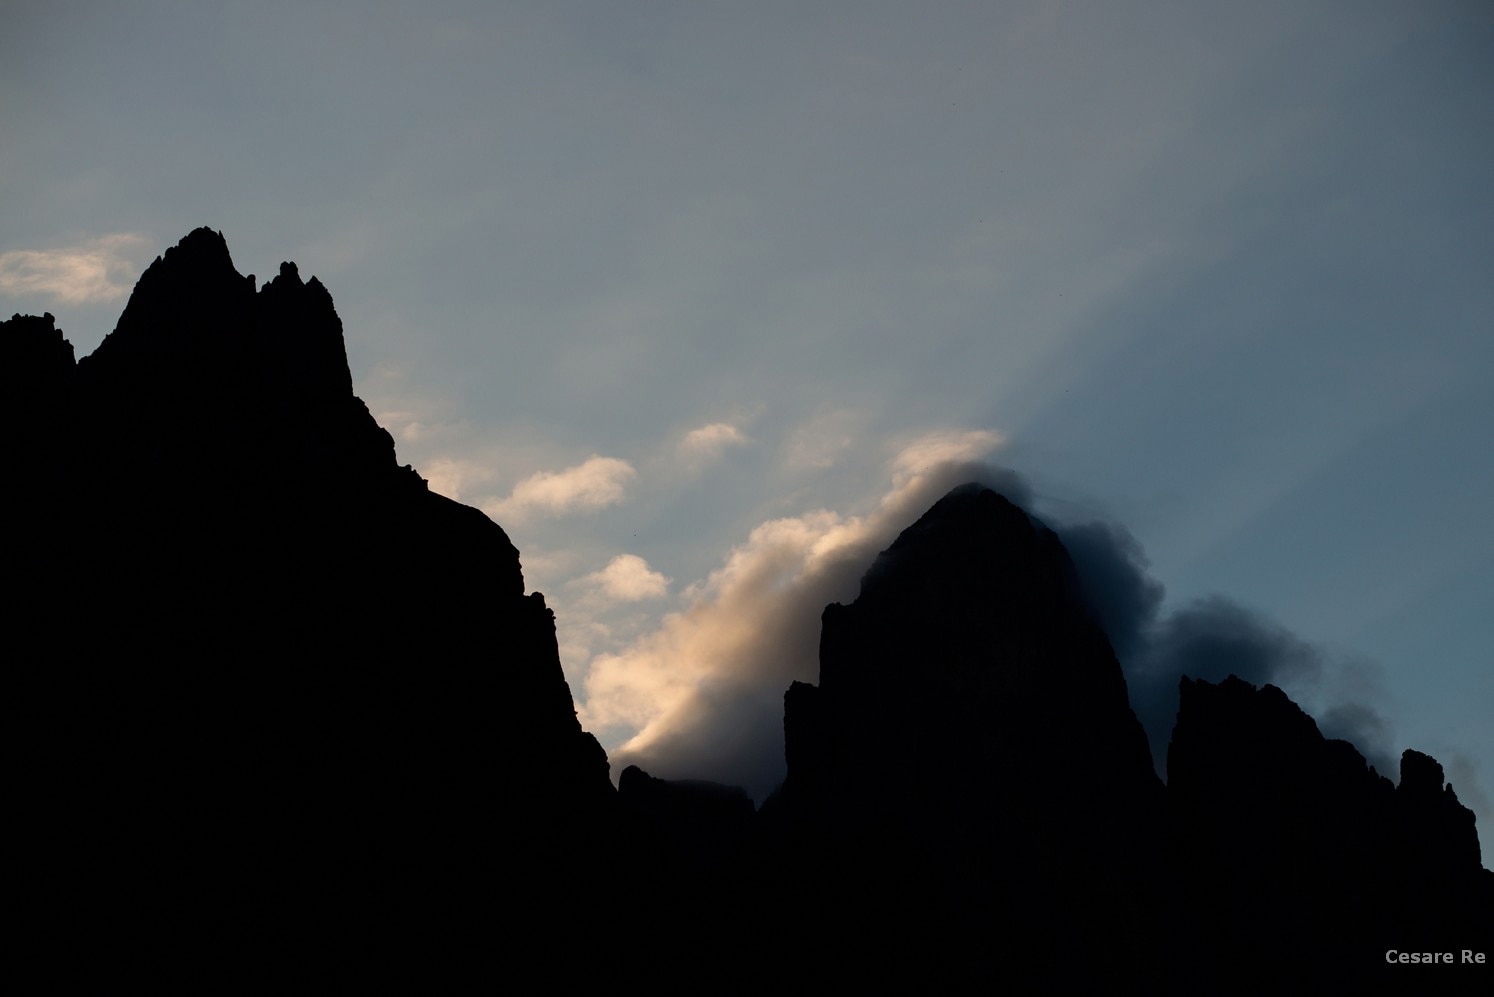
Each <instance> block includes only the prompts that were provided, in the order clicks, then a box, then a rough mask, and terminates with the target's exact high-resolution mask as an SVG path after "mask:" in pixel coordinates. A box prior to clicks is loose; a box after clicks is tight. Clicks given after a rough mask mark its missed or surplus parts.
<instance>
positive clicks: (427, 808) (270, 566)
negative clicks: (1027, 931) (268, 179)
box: [0, 229, 614, 947]
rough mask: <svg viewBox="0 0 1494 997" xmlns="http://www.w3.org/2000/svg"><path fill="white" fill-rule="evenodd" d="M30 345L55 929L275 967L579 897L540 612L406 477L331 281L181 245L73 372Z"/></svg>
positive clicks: (44, 847) (27, 762)
mask: <svg viewBox="0 0 1494 997" xmlns="http://www.w3.org/2000/svg"><path fill="white" fill-rule="evenodd" d="M52 324H53V323H52V319H51V316H47V317H46V318H45V319H41V320H38V319H27V318H22V317H17V318H16V319H13V320H11V321H10V322H7V323H4V328H0V343H3V344H5V345H4V347H3V349H4V350H5V352H6V354H7V361H8V362H7V365H6V378H7V381H8V386H9V387H11V389H12V390H11V391H10V392H9V393H8V394H7V407H8V409H9V410H10V412H11V414H12V418H11V419H10V420H9V423H8V425H9V426H10V427H12V428H13V429H15V430H17V432H16V433H15V436H17V437H18V438H19V440H18V442H15V443H13V444H12V445H13V446H14V447H15V451H14V452H15V453H18V454H20V455H21V456H22V457H24V459H25V461H26V463H25V464H24V465H23V466H22V467H17V466H16V464H15V462H14V461H12V462H11V467H10V474H11V480H10V481H9V482H8V484H10V486H11V488H10V490H11V492H12V493H13V494H15V495H17V496H18V502H17V509H18V511H17V512H16V513H14V514H13V515H14V516H15V517H16V518H15V519H13V521H12V523H11V529H10V530H9V531H8V532H9V534H10V536H11V537H12V538H13V541H12V542H11V543H10V545H9V547H10V549H9V550H8V554H9V555H10V556H9V557H8V559H7V568H8V572H9V575H10V577H11V579H12V582H13V585H12V594H11V595H10V596H9V603H10V604H9V606H8V607H7V609H8V613H7V616H8V618H9V619H11V620H12V621H14V622H13V624H12V626H11V627H10V628H9V629H10V638H11V646H12V653H11V655H10V656H9V657H10V658H11V660H12V662H13V663H14V664H15V673H16V674H17V675H18V689H17V693H16V697H15V699H14V700H13V703H14V704H16V705H17V706H18V708H19V709H18V712H19V714H20V716H19V719H18V723H17V725H16V726H15V727H14V728H13V735H14V736H15V738H16V741H17V742H18V743H19V744H20V745H21V757H20V759H19V766H18V769H19V772H20V773H21V775H20V784H19V786H18V791H17V793H16V795H14V796H13V797H12V800H11V805H12V807H13V808H14V810H13V813H15V814H17V815H18V817H17V818H16V820H15V821H14V822H13V824H14V826H16V828H17V829H18V830H19V832H20V834H21V838H22V840H23V841H24V842H25V843H26V848H27V849H28V852H27V854H30V855H32V856H34V858H35V861H34V862H32V863H30V864H29V865H28V868H27V875H28V876H32V877H34V879H35V882H33V884H32V886H33V887H34V888H35V896H36V898H37V902H38V903H39V904H41V905H43V906H44V907H45V908H46V909H47V910H48V912H49V913H48V914H46V915H45V916H46V917H49V918H51V919H53V922H54V923H55V924H56V925H57V927H58V929H59V930H60V931H67V930H73V929H75V928H76V927H77V926H78V925H79V924H80V923H81V922H82V921H83V920H87V921H90V922H94V923H95V924H96V926H98V925H102V926H104V927H103V930H105V931H110V930H116V929H117V930H119V931H127V930H130V926H131V925H132V924H135V925H145V924H149V925H151V927H150V928H148V929H147V928H144V927H141V929H140V930H141V931H142V932H145V933H148V934H151V935H153V936H154V937H155V938H156V939H159V938H162V937H166V938H170V937H172V936H173V934H174V933H188V932H189V933H190V935H191V937H193V938H194V939H195V942H194V944H197V945H199V946H207V947H211V946H212V945H213V944H215V942H216V941H223V942H224V943H225V944H227V943H228V940H229V939H230V938H231V937H232V936H235V935H238V936H240V937H239V939H238V941H242V936H243V935H245V934H246V933H247V934H248V935H249V936H251V937H253V936H255V935H259V934H263V935H269V936H275V937H281V936H283V940H286V943H287V944H293V943H294V940H295V939H296V938H298V937H300V938H302V940H304V938H305V937H321V938H324V937H326V934H327V933H328V932H329V931H332V930H335V929H336V927H337V926H339V925H343V924H350V923H352V922H355V921H359V920H360V919H364V918H370V919H379V918H384V919H386V920H387V919H388V918H389V917H390V916H392V912H396V911H399V912H402V913H400V914H399V915H398V916H399V917H400V918H405V917H407V916H408V914H409V911H410V910H412V909H422V910H428V911H432V912H434V911H445V912H448V913H449V914H451V916H458V914H459V913H472V912H474V911H481V910H482V909H484V907H485V906H487V905H489V904H490V898H491V894H492V892H493V890H494V889H495V888H496V886H495V884H496V883H497V882H499V881H500V880H501V881H502V882H503V884H504V889H505V891H506V892H507V894H508V895H509V896H511V897H515V898H519V897H525V896H528V897H531V898H542V897H544V896H548V895H551V894H552V893H554V892H555V891H557V890H558V891H559V892H560V893H564V892H565V891H566V890H567V889H568V888H570V887H574V885H575V883H574V882H573V881H572V880H575V879H579V878H580V877H581V876H582V875H583V873H581V872H576V871H574V869H575V866H576V864H577V863H576V859H575V856H576V854H577V852H578V851H579V850H580V846H581V844H582V842H583V841H585V840H586V838H587V836H588V835H590V834H592V833H594V832H595V831H596V825H597V822H598V821H599V820H601V819H602V818H603V816H604V815H605V814H607V813H609V812H610V808H611V807H612V806H613V803H614V801H613V796H614V793H613V790H612V787H611V785H610V783H609V782H608V778H607V760H606V756H605V754H604V753H603V751H602V749H601V748H600V746H599V745H598V744H597V742H596V741H595V739H594V738H592V737H591V736H590V735H588V734H586V733H584V732H583V731H582V730H581V728H580V725H579V724H578V722H577V719H576V716H575V710H574V707H573V704H572V701H571V695H570V690H569V688H568V687H567V685H566V682H565V678H564V675H563V674H562V672H561V667H560V661H559V657H558V653H557V649H556V641H555V627H554V619H553V616H552V614H551V612H550V610H549V609H548V608H547V607H546V606H545V603H544V600H543V598H542V597H541V596H540V595H539V594H538V593H535V594H530V595H526V594H525V591H524V580H523V575H522V571H521V567H520V563H519V555H518V551H517V550H516V549H515V548H514V546H513V544H512V543H510V542H509V539H508V537H507V536H506V535H505V534H504V532H503V530H502V529H501V528H500V527H498V526H497V525H496V524H494V523H493V522H492V521H491V520H489V519H488V518H487V517H486V516H484V515H483V514H482V513H480V512H478V511H477V510H475V509H471V508H468V507H466V506H462V505H460V504H458V503H456V502H453V501H451V500H449V499H446V498H443V497H441V496H439V495H436V494H434V493H432V492H430V491H428V490H427V488H426V485H425V482H424V481H423V480H422V479H421V478H420V477H419V475H418V474H416V472H415V471H414V470H412V469H411V468H409V467H408V466H406V467H401V466H400V465H398V464H397V463H396V460H395V452H394V443H393V440H392V438H391V437H390V436H389V434H388V433H387V432H385V431H384V430H383V429H381V428H380V427H379V426H378V425H377V423H376V422H375V421H374V419H373V417H372V416H371V415H370V414H369V412H368V409H367V407H366V406H365V405H364V404H363V402H362V401H361V400H359V399H358V398H357V397H356V396H355V395H354V394H353V390H352V382H351V378H350V375H349V370H348V363H347V358H346V354H345V351H344V345H343V336H342V326H341V323H340V321H339V320H338V317H337V313H336V311H335V310H334V308H333V305H332V299H331V297H330V295H329V294H328V293H327V291H326V289H325V288H324V287H323V286H322V285H321V283H320V282H318V281H317V280H316V279H315V278H313V279H311V280H310V281H304V282H303V281H302V279H301V278H300V276H299V274H298V272H297V270H296V267H295V266H294V265H293V264H289V263H287V264H283V265H282V266H281V268H280V273H279V275H278V276H277V277H276V278H275V279H274V280H272V281H270V282H269V283H268V284H266V285H265V286H264V287H263V288H261V289H259V290H256V289H255V286H254V279H253V277H245V276H242V275H240V274H239V273H238V272H237V271H236V270H235V269H234V267H233V263H232V261H231V259H230V257H229V255H228V249H227V246H226V244H225V242H224V240H223V237H222V236H221V235H219V234H218V233H216V232H213V231H211V230H208V229H198V230H196V231H194V232H192V233H191V234H190V235H188V236H187V237H186V238H185V239H183V240H182V241H181V243H180V244H178V245H177V246H176V247H174V248H172V249H170V250H168V251H167V252H166V253H165V255H164V256H162V257H160V258H158V259H157V260H156V261H155V263H153V264H152V265H151V266H150V268H149V269H147V270H146V272H145V273H144V275H143V276H142V277H141V278H140V281H139V283H138V285H137V287H136V289H135V291H134V293H133V295H132V296H131V298H130V301H129V304H128V305H127V307H126V308H125V311H124V314H123V316H122V317H121V319H120V321H119V324H118V326H117V327H116V328H115V330H114V331H113V332H112V333H111V334H110V335H109V336H108V337H107V338H106V339H105V340H104V342H103V343H102V344H101V345H100V346H99V348H98V350H97V351H96V352H95V353H94V354H92V355H91V356H88V357H85V358H83V360H82V361H80V362H79V363H78V364H76V365H74V364H73V363H72V359H71V347H70V346H69V345H68V344H67V343H66V341H65V340H62V338H61V334H60V333H57V332H56V331H55V330H54V329H53V328H52ZM17 385H21V386H24V390H19V389H17V388H16V386H17ZM22 473H24V478H22V477H21V474H22ZM469 891H470V895H468V894H469ZM479 894H481V895H482V897H481V900H480V902H479V900H478V899H477V897H478V895H479ZM433 897H439V902H432V898H433ZM290 898H294V900H293V901H292V900H291V899H290ZM267 911H273V912H274V913H273V915H271V916H267V915H266V912H267ZM421 916H422V917H424V916H426V915H421ZM432 916H434V915H432ZM163 924H165V925H169V927H162V925H163ZM349 930H350V931H352V930H354V929H352V928H349ZM182 937H186V935H185V934H184V935H182ZM234 944H237V942H234Z"/></svg>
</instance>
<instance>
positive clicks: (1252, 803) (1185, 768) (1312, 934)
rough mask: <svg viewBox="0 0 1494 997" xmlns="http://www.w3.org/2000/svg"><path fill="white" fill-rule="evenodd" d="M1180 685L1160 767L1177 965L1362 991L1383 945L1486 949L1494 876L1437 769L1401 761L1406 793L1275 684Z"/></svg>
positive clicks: (1418, 758)
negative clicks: (1179, 915)
mask: <svg viewBox="0 0 1494 997" xmlns="http://www.w3.org/2000/svg"><path fill="white" fill-rule="evenodd" d="M1180 691H1181V696H1180V705H1179V710H1178V721H1177V726H1176V727H1175V728H1174V731H1173V738H1172V744H1171V747H1170V749H1169V751H1168V761H1167V769H1168V796H1169V799H1170V802H1171V806H1172V811H1173V816H1174V828H1173V834H1174V841H1175V843H1176V850H1177V854H1178V856H1179V863H1178V882H1179V886H1180V894H1181V896H1182V897H1183V898H1184V903H1183V910H1184V911H1185V912H1186V917H1185V918H1184V920H1183V921H1182V922H1181V923H1180V924H1179V926H1178V928H1179V930H1178V938H1179V939H1180V941H1181V942H1182V944H1179V945H1178V948H1177V952H1178V954H1179V958H1181V959H1185V960H1186V959H1192V960H1195V961H1196V962H1197V963H1198V964H1199V965H1200V966H1203V967H1206V972H1207V973H1208V974H1209V975H1210V976H1212V975H1213V974H1214V973H1217V972H1218V968H1219V967H1223V966H1232V967H1236V969H1235V970H1234V973H1235V979H1236V982H1237V983H1239V984H1240V985H1242V986H1243V985H1248V984H1250V983H1251V982H1252V981H1254V982H1255V983H1257V984H1259V985H1262V986H1264V985H1267V984H1268V983H1271V982H1272V981H1277V980H1281V979H1285V978H1290V979H1292V980H1293V981H1294V985H1296V986H1300V987H1301V988H1302V989H1303V990H1309V991H1311V990H1320V989H1322V988H1330V987H1331V988H1335V989H1349V990H1355V989H1358V988H1360V987H1373V986H1376V985H1378V984H1381V983H1384V982H1385V981H1386V976H1385V973H1386V966H1385V964H1384V953H1385V951H1386V950H1387V949H1398V950H1401V951H1439V952H1440V951H1448V950H1450V949H1461V948H1468V947H1471V948H1474V949H1476V950H1483V949H1485V948H1486V947H1487V945H1488V939H1489V938H1490V937H1494V934H1491V932H1494V921H1491V915H1494V889H1491V882H1490V881H1491V879H1494V877H1491V876H1490V875H1489V873H1487V872H1486V871H1485V870H1484V869H1483V868H1482V867H1481V864H1480V861H1479V849H1478V839H1477V836H1476V834H1475V832H1474V820H1473V813H1472V811H1469V810H1467V809H1466V808H1464V807H1463V806H1462V805H1461V804H1459V803H1458V801H1457V796H1456V795H1455V794H1454V793H1453V791H1452V787H1451V786H1446V787H1445V788H1444V785H1443V779H1442V767H1441V766H1440V765H1438V764H1437V762H1436V761H1434V760H1433V759H1431V758H1429V757H1428V756H1426V755H1423V754H1421V753H1420V752H1416V751H1407V752H1406V753H1405V754H1404V755H1403V756H1402V759H1401V782H1400V786H1399V788H1397V787H1395V786H1393V785H1392V784H1391V781H1390V780H1389V779H1387V778H1385V777H1384V776H1382V775H1380V774H1379V773H1377V772H1376V771H1375V770H1374V768H1373V767H1371V766H1369V765H1367V764H1366V763H1365V760H1364V758H1363V757H1362V756H1361V755H1360V754H1359V752H1358V751H1357V750H1355V748H1354V746H1353V745H1351V744H1349V743H1348V742H1347V741H1339V740H1329V739H1326V738H1324V737H1323V735H1322V734H1321V733H1320V732H1319V731H1318V727H1317V724H1316V723H1314V722H1313V720H1312V718H1311V717H1309V716H1308V715H1307V714H1306V713H1304V712H1303V711H1302V710H1301V709H1300V708H1299V707H1298V706H1297V705H1296V704H1295V703H1293V702H1292V701H1291V700H1290V699H1288V698H1287V697H1286V695H1285V694H1284V693H1283V692H1282V691H1281V690H1280V689H1278V688H1276V687H1275V686H1270V685H1268V686H1265V687H1264V688H1261V689H1256V688H1254V687H1253V686H1251V685H1249V684H1248V683H1246V682H1242V681H1241V680H1240V679H1238V678H1234V677H1230V678H1229V679H1227V680H1225V681H1224V682H1221V683H1219V684H1218V685H1214V684H1211V683H1209V682H1204V681H1192V680H1189V679H1186V678H1185V679H1184V680H1183V681H1182V684H1181V690H1180ZM1458 972H1459V971H1457V970H1454V971H1453V974H1456V973H1458ZM1448 976H1449V974H1447V973H1444V974H1443V976H1442V977H1441V979H1443V980H1444V981H1445V980H1446V979H1447V978H1448ZM1407 982H1410V981H1407Z"/></svg>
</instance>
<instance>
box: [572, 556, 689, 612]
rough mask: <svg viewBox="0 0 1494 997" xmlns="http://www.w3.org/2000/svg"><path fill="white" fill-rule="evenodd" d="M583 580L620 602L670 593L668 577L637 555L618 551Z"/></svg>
mask: <svg viewBox="0 0 1494 997" xmlns="http://www.w3.org/2000/svg"><path fill="white" fill-rule="evenodd" d="M583 581H585V582H588V583H590V584H592V585H595V586H597V587H598V588H600V589H601V590H602V591H603V592H604V593H606V594H607V595H608V596H610V597H611V598H613V599H616V600H618V601H620V602H638V601H640V600H643V599H657V598H660V597H662V596H664V595H666V594H667V593H668V592H669V579H668V578H666V577H664V575H662V574H660V573H659V572H657V571H654V570H653V569H651V568H650V567H649V566H648V562H647V561H645V560H644V559H643V558H641V557H639V556H638V555H637V554H619V555H617V556H616V557H614V558H613V559H612V560H611V561H608V562H607V566H606V567H605V568H603V569H602V570H601V571H595V572H592V573H591V574H589V575H587V576H586V577H585V578H584V579H583Z"/></svg>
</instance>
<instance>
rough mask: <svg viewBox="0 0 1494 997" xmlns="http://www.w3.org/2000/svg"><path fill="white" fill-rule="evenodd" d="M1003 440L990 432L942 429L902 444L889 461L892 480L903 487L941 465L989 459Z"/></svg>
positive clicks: (998, 435) (987, 430) (995, 433)
mask: <svg viewBox="0 0 1494 997" xmlns="http://www.w3.org/2000/svg"><path fill="white" fill-rule="evenodd" d="M1005 442H1006V438H1005V437H1004V436H1002V435H1001V434H1000V433H997V432H994V431H992V430H989V429H967V430H942V431H940V432H935V433H929V434H927V435H925V436H921V437H919V438H918V439H916V440H914V441H913V442H911V443H909V444H907V445H905V446H904V447H903V448H902V449H901V450H900V451H899V452H898V455H897V456H896V457H895V458H893V461H892V481H893V484H894V485H899V486H901V485H903V484H906V483H908V482H911V481H913V480H915V479H917V478H918V477H919V476H921V475H924V474H927V473H929V472H930V471H931V470H932V469H935V468H938V467H939V466H940V465H943V464H968V463H970V462H972V461H977V460H981V459H983V458H985V457H988V456H990V455H991V454H992V453H994V452H996V451H997V450H999V449H1000V448H1001V446H1002V445H1003V444H1004V443H1005Z"/></svg>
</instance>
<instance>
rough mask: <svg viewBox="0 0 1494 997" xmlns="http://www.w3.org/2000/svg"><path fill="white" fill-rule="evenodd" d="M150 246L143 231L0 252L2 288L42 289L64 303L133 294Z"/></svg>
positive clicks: (35, 291) (12, 291) (30, 291)
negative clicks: (141, 256)
mask: <svg viewBox="0 0 1494 997" xmlns="http://www.w3.org/2000/svg"><path fill="white" fill-rule="evenodd" d="M147 245H149V243H148V241H147V240H146V238H145V237H144V236H141V235H134V234H132V233H117V234H114V235H104V236H99V237H98V238H96V239H88V240H86V241H84V242H80V243H78V244H76V245H73V246H63V247H61V248H58V249H41V250H36V249H17V250H12V251H11V252H8V253H0V293H3V294H7V295H12V296H19V295H26V294H39V295H44V296H46V297H50V298H53V299H54V300H56V301H58V302H61V303H63V304H69V305H77V304H90V303H94V302H105V301H115V300H118V299H120V298H123V297H124V296H125V295H127V294H129V293H130V288H131V286H132V285H133V282H134V278H135V277H137V276H138V275H139V273H140V267H139V266H138V265H136V263H135V262H134V259H135V257H136V255H137V254H138V253H139V252H140V251H141V250H142V249H144V248H145V247H146V246H147Z"/></svg>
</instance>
